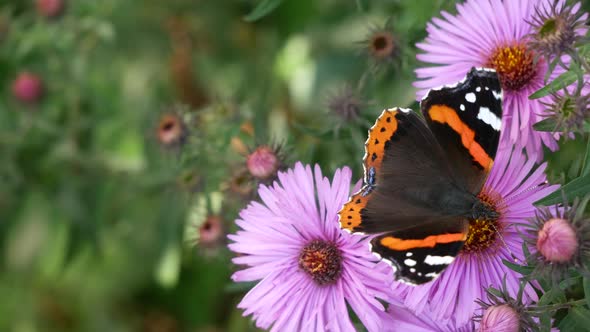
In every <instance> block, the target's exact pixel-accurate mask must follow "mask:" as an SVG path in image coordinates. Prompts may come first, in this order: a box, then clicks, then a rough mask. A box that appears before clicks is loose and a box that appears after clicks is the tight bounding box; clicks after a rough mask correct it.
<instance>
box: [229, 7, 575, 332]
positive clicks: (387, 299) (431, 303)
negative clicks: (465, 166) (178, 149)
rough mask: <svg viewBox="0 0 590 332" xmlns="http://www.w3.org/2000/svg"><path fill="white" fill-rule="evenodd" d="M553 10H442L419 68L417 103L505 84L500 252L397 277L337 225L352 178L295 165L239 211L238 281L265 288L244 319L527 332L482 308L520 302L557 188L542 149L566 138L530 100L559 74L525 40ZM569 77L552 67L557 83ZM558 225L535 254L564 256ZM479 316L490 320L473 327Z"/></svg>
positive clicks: (509, 314) (529, 297)
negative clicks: (426, 275)
mask: <svg viewBox="0 0 590 332" xmlns="http://www.w3.org/2000/svg"><path fill="white" fill-rule="evenodd" d="M550 6H558V7H559V6H565V4H563V3H562V2H560V3H558V4H551V3H550V2H549V1H533V0H526V1H500V0H468V1H466V2H465V3H464V4H460V5H457V14H456V15H452V14H449V13H447V12H442V13H441V16H442V18H435V19H433V20H432V22H431V23H429V24H428V26H427V31H428V37H427V38H426V40H425V41H424V42H423V43H419V44H418V45H417V46H418V48H419V49H421V50H422V51H423V53H421V54H419V55H418V59H419V60H421V61H423V62H426V63H430V64H432V66H428V67H424V68H420V69H418V70H416V74H417V76H418V80H417V82H416V83H415V86H416V87H417V88H419V90H418V92H417V97H418V98H419V99H420V98H422V96H424V95H425V93H426V92H427V91H428V90H429V89H431V88H435V87H438V86H441V85H445V84H449V83H453V82H455V81H458V80H459V79H461V78H462V77H463V76H464V75H465V74H466V73H467V72H468V71H469V70H470V68H472V67H492V68H494V69H495V70H496V71H497V72H498V74H499V76H500V80H501V83H502V86H503V90H504V101H503V108H504V119H505V120H504V121H503V124H502V137H501V144H500V146H501V148H500V149H499V150H498V152H497V155H496V160H495V161H494V165H493V167H492V169H491V172H490V175H489V177H488V179H487V181H486V183H485V185H484V188H486V189H487V190H490V191H493V192H494V193H495V194H496V195H497V196H498V197H496V198H495V199H497V200H499V201H501V203H502V210H501V213H500V217H499V220H498V225H499V226H498V227H497V230H496V231H497V232H498V234H497V236H495V238H494V240H493V241H495V242H497V245H490V246H488V247H486V248H483V249H481V250H476V251H464V252H461V253H460V254H459V256H458V257H457V259H456V260H455V261H454V262H453V263H452V264H451V265H450V266H449V268H447V269H446V270H445V271H444V272H443V273H442V274H441V275H440V276H439V277H438V278H437V279H435V280H434V281H433V282H430V283H427V284H424V285H420V286H410V285H406V284H403V283H399V282H396V281H394V280H393V272H392V270H391V268H390V267H389V266H388V265H386V264H385V263H384V262H382V261H379V260H377V258H375V257H374V256H373V255H372V254H371V252H370V251H369V250H368V242H369V240H370V237H366V236H358V235H353V234H349V233H347V232H343V231H341V230H340V228H339V224H338V216H337V213H338V211H339V210H340V208H341V207H342V205H343V204H344V203H345V202H346V201H347V200H348V198H349V195H350V193H351V190H350V189H351V185H352V183H351V181H352V174H351V171H350V170H349V169H348V168H346V167H344V168H342V169H338V170H337V171H336V172H335V174H334V176H333V178H332V181H330V180H329V179H328V178H326V177H324V175H322V172H321V170H320V167H319V166H317V165H316V166H315V167H313V169H312V167H311V166H309V165H303V164H301V163H297V164H296V165H295V166H294V168H292V169H290V170H287V171H286V172H279V173H278V180H277V181H275V182H274V184H273V185H271V186H266V185H261V186H260V187H259V190H258V194H259V197H260V202H258V201H253V202H251V203H250V204H249V205H248V206H247V207H246V208H245V209H244V210H242V211H241V213H240V217H239V218H238V219H237V220H236V223H237V226H238V227H239V229H240V230H239V231H238V232H237V233H236V234H233V235H229V238H230V240H231V241H232V243H230V244H229V248H230V249H231V250H232V251H234V252H235V253H237V254H238V256H237V257H236V258H234V260H233V261H234V263H235V264H238V265H243V266H245V268H244V269H243V270H240V271H237V272H235V273H234V275H233V280H234V281H236V282H247V281H249V282H252V281H258V283H257V285H256V286H255V287H254V288H253V289H252V290H251V291H250V292H248V294H247V295H246V296H245V297H244V299H243V300H242V301H241V302H240V303H239V304H238V306H239V307H240V308H243V309H244V314H245V315H252V317H253V319H254V320H255V322H256V325H257V326H258V327H260V328H264V329H271V330H272V331H327V330H329V331H354V330H355V326H354V324H353V321H352V319H351V317H350V315H349V313H350V312H354V314H355V315H356V316H357V317H358V319H359V320H360V322H361V323H362V324H363V325H364V326H365V327H366V329H367V330H369V331H388V330H395V331H473V330H478V329H479V330H481V331H499V330H500V329H501V330H502V331H517V330H518V328H519V326H522V325H520V322H519V319H520V318H519V312H518V310H517V308H515V307H513V306H510V305H508V304H499V305H495V306H490V307H488V308H484V307H482V306H481V305H480V304H478V302H477V301H478V300H482V299H483V300H485V299H486V289H487V288H488V287H494V288H497V289H499V288H504V289H505V290H506V291H507V292H508V293H509V294H512V295H513V296H514V297H516V294H517V293H519V289H520V284H521V283H520V277H521V275H520V274H519V273H517V272H515V271H513V270H511V269H509V268H508V267H506V266H505V264H504V263H503V261H505V260H507V261H517V262H523V261H525V260H526V257H525V254H524V253H523V249H522V248H523V238H522V236H523V234H522V232H520V231H519V229H518V228H517V227H516V225H526V224H531V219H534V218H535V217H536V216H537V214H536V213H537V210H536V208H535V207H534V206H533V202H535V201H537V200H539V199H541V198H543V197H545V196H547V195H548V194H549V193H551V192H553V191H555V190H556V188H557V186H550V185H540V184H544V183H546V176H545V174H544V170H545V167H546V164H539V162H540V161H541V160H542V158H543V147H547V148H549V149H550V150H555V149H557V143H556V136H555V135H553V134H551V133H541V132H537V131H535V130H534V129H533V127H532V125H533V124H534V123H536V122H538V121H540V120H542V119H543V117H544V115H543V107H544V106H543V105H544V103H547V102H548V101H547V100H545V99H543V98H541V99H537V100H529V98H528V97H529V96H530V95H531V94H532V93H533V92H535V91H536V90H538V89H539V88H541V87H542V86H543V85H544V84H545V81H544V80H545V78H546V76H547V75H546V74H547V71H548V70H549V66H548V63H547V62H546V61H545V60H543V59H540V58H536V57H535V54H534V51H533V50H531V49H530V48H529V46H528V44H527V38H528V36H529V35H530V34H532V33H533V31H532V25H531V22H532V21H533V16H534V15H535V13H539V12H542V13H544V12H547V11H548V10H549V7H550ZM579 7H580V6H579V4H576V5H574V6H573V7H572V9H571V10H572V12H574V13H575V12H577V11H578V10H579ZM553 10H555V8H553ZM578 17H579V18H580V19H585V18H586V15H582V16H578ZM568 61H569V60H568V59H567V58H564V59H563V62H564V63H565V64H566V65H567V63H568ZM563 71H564V69H560V68H557V69H555V70H553V71H552V72H551V74H550V75H549V79H552V78H554V77H556V76H557V75H560V74H561V73H563ZM562 219H563V218H562ZM560 223H563V222H561V221H551V222H550V223H548V224H547V225H545V226H541V227H542V230H541V233H542V237H543V238H542V239H541V238H540V239H539V240H538V241H537V243H538V245H537V248H538V250H535V251H539V252H540V253H541V254H543V253H544V252H549V253H553V252H555V250H554V249H555V248H553V247H552V239H551V237H552V236H557V235H554V234H563V233H564V232H565V233H568V232H569V231H568V230H563V227H561V226H560V225H561V224H560ZM566 226H567V225H566ZM566 226H564V227H566ZM560 227H561V228H560ZM570 233H571V232H570ZM570 233H568V234H570ZM570 235H572V234H570ZM559 236H561V235H559ZM572 236H573V237H574V239H575V234H574V235H572ZM572 236H570V237H572ZM531 237H534V234H533V235H531ZM572 241H573V240H572ZM556 246H559V248H558V249H559V251H560V252H561V253H563V252H567V250H570V251H571V252H572V254H571V255H569V256H568V257H571V256H572V255H574V253H575V251H576V249H577V247H575V248H573V247H572V248H565V249H563V248H562V247H563V244H561V243H560V244H556ZM568 257H565V258H563V257H561V256H559V259H565V260H567V259H569V258H568ZM519 296H520V298H519V301H520V302H522V303H524V304H527V303H533V302H535V301H536V300H537V299H538V294H537V293H536V292H535V290H534V289H533V288H532V287H525V288H524V290H523V291H522V293H521V294H520V295H519ZM478 315H479V316H480V317H482V318H481V319H479V320H474V319H473V318H474V317H475V316H478Z"/></svg>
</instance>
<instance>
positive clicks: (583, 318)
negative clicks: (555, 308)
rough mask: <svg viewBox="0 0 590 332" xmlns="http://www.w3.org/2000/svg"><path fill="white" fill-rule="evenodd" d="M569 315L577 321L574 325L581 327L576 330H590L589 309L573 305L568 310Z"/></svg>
mask: <svg viewBox="0 0 590 332" xmlns="http://www.w3.org/2000/svg"><path fill="white" fill-rule="evenodd" d="M570 315H571V316H572V317H573V319H574V321H575V322H576V323H577V324H576V325H577V326H578V327H580V328H582V329H579V330H578V331H590V310H588V309H584V308H582V307H573V308H572V309H571V310H570Z"/></svg>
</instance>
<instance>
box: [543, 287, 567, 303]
mask: <svg viewBox="0 0 590 332" xmlns="http://www.w3.org/2000/svg"><path fill="white" fill-rule="evenodd" d="M565 300H566V297H565V293H564V292H563V290H561V289H560V288H559V287H554V288H551V289H550V290H548V291H547V292H545V294H543V296H541V298H540V299H539V301H538V302H537V304H538V305H540V306H543V305H548V304H551V303H560V302H562V301H565Z"/></svg>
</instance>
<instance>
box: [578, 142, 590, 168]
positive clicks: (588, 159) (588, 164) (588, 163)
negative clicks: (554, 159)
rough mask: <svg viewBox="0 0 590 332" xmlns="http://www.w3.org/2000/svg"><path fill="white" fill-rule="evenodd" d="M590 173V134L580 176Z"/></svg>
mask: <svg viewBox="0 0 590 332" xmlns="http://www.w3.org/2000/svg"><path fill="white" fill-rule="evenodd" d="M588 174H590V136H588V142H587V143H586V152H585V153H584V159H582V170H581V174H580V176H586V175H588Z"/></svg>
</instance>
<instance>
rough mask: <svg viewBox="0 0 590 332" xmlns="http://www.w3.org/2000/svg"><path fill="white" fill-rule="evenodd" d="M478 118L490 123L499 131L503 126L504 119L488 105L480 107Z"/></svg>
mask: <svg viewBox="0 0 590 332" xmlns="http://www.w3.org/2000/svg"><path fill="white" fill-rule="evenodd" d="M477 118H478V119H480V120H481V121H483V122H485V123H487V124H488V125H490V126H491V127H492V128H494V130H496V131H499V130H500V127H502V120H500V118H499V117H498V116H497V115H496V114H494V113H492V111H490V109H489V108H487V107H480V108H479V113H477Z"/></svg>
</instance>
